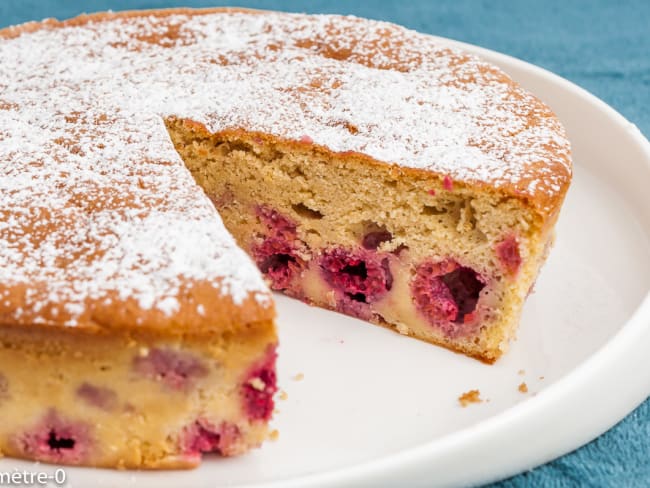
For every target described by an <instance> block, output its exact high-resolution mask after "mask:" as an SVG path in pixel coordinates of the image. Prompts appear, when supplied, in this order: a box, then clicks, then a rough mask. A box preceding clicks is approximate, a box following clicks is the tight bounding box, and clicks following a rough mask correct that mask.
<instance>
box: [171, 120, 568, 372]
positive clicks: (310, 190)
mask: <svg viewBox="0 0 650 488" xmlns="http://www.w3.org/2000/svg"><path fill="white" fill-rule="evenodd" d="M167 125H168V129H169V131H170V134H171V136H172V140H173V141H174V143H175V145H176V148H177V150H178V151H179V154H181V156H182V157H183V159H184V161H185V162H186V164H187V166H188V168H189V169H190V170H191V171H192V174H193V175H194V177H195V178H196V180H197V182H198V183H199V184H200V185H201V186H202V187H203V188H204V189H205V191H206V192H207V194H208V195H209V196H210V197H211V198H212V201H213V202H214V204H215V206H216V207H217V208H218V210H219V212H220V214H221V216H222V217H223V219H224V222H225V224H226V226H227V228H228V229H229V231H230V232H232V233H233V235H234V236H235V237H236V238H237V242H238V243H239V245H240V246H241V247H242V248H244V249H245V250H246V251H247V252H248V253H249V254H250V255H251V256H252V257H253V259H254V260H255V261H256V263H257V265H258V267H259V268H260V270H261V271H262V273H264V275H265V276H266V278H267V280H268V283H269V284H270V286H271V288H272V289H274V290H277V291H281V292H283V293H285V294H287V295H289V296H292V297H295V298H299V299H301V300H304V301H305V302H307V303H310V304H313V305H317V306H320V307H324V308H328V309H331V310H335V311H338V312H342V313H344V314H347V315H351V316H354V317H358V318H360V319H363V320H367V321H370V322H374V323H376V324H379V325H383V326H386V327H389V328H392V329H394V330H397V331H398V332H400V333H402V334H407V335H411V336H414V337H417V338H419V339H423V340H426V341H429V342H433V343H436V344H440V345H443V346H446V347H448V348H450V349H453V350H457V351H461V352H463V353H465V354H468V355H470V356H473V357H476V358H478V359H481V360H484V361H486V362H493V361H494V360H496V359H497V358H499V357H500V356H501V355H502V354H503V352H504V351H505V350H506V349H507V347H508V342H509V340H510V339H511V337H512V336H513V335H514V333H515V330H516V327H517V324H518V321H519V316H520V313H521V310H522V306H523V303H524V300H525V299H526V297H527V295H528V294H529V293H530V290H531V288H532V286H533V284H534V281H535V278H536V277H537V274H538V272H539V270H540V267H541V265H542V264H543V262H544V260H545V258H546V255H547V253H548V250H549V247H550V246H551V244H552V240H553V224H554V222H555V219H556V217H557V207H556V208H555V209H554V210H553V211H551V212H549V213H546V214H545V213H543V212H541V211H540V209H539V208H536V207H535V204H534V203H532V202H530V201H529V200H528V198H527V197H526V196H525V195H517V194H511V193H510V192H509V191H504V190H502V189H499V188H495V187H491V186H489V185H485V184H469V183H467V182H465V181H462V180H454V179H453V178H452V177H450V176H449V175H442V174H439V173H437V172H433V171H422V170H414V169H409V168H401V167H397V166H395V165H390V164H382V163H380V162H377V161H373V160H371V159H370V158H367V157H364V156H363V155H360V154H346V153H343V154H341V153H335V152H332V151H330V150H328V149H327V148H326V147H323V146H321V145H318V144H315V143H313V142H312V141H311V140H303V141H296V142H292V141H283V140H279V139H276V138H271V137H268V136H265V135H263V134H250V133H244V132H241V131H240V132H230V131H224V132H221V133H216V134H212V133H210V132H208V131H207V130H206V129H205V128H204V127H202V126H201V125H198V124H196V123H195V122H193V121H188V120H178V119H171V120H168V122H167Z"/></svg>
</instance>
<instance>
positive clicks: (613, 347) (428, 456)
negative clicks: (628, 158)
mask: <svg viewBox="0 0 650 488" xmlns="http://www.w3.org/2000/svg"><path fill="white" fill-rule="evenodd" d="M431 37H434V38H435V39H437V40H439V41H441V42H442V43H446V44H448V45H451V46H453V47H457V48H459V49H461V50H464V51H467V52H469V53H472V54H476V55H478V56H479V57H481V58H483V59H486V60H488V61H489V62H491V63H494V60H497V62H496V64H498V65H499V66H502V65H504V64H505V65H515V67H518V68H520V69H524V70H526V71H528V72H530V73H531V74H532V75H534V76H536V77H539V78H542V79H543V80H544V81H545V82H548V83H551V84H556V85H560V87H561V88H563V89H565V90H567V91H568V92H570V93H571V95H572V97H577V98H582V99H583V100H585V101H586V102H588V103H589V104H590V105H593V106H595V108H597V109H598V110H599V111H601V112H603V113H604V114H605V115H606V116H607V118H608V119H611V120H612V121H613V122H615V123H616V124H617V125H621V126H625V127H626V128H630V127H631V128H633V130H632V132H631V134H630V135H631V137H632V138H633V139H634V140H635V141H636V142H637V143H638V145H639V148H640V149H641V152H642V153H643V154H644V155H645V159H646V164H647V165H648V166H650V142H649V141H648V140H647V139H646V138H645V136H644V135H643V134H642V133H641V131H640V130H639V129H638V128H637V127H636V125H634V124H633V123H632V122H630V121H629V120H628V119H626V118H625V117H624V116H623V115H622V114H620V113H619V112H618V111H616V110H615V109H614V108H613V107H611V106H610V105H608V104H607V103H605V102H604V101H603V100H601V99H600V98H598V97H596V96H595V95H593V94H592V93H590V92H588V91H587V90H585V89H584V88H582V87H580V86H578V85H576V84H575V83H573V82H571V81H569V80H567V79H566V78H563V77H561V76H559V75H557V74H555V73H552V72H551V71H549V70H546V69H544V68H542V67H540V66H537V65H534V64H532V63H529V62H527V61H524V60H521V59H518V58H516V57H514V56H510V55H507V54H503V53H500V52H498V51H493V50H491V49H487V48H484V47H481V46H476V45H473V44H469V43H465V42H461V41H457V40H454V39H449V38H445V37H440V36H431ZM504 71H507V70H504ZM646 345H647V346H650V289H648V290H647V291H646V294H645V297H644V298H643V300H642V301H641V303H640V304H639V305H638V307H637V308H636V309H635V310H634V312H633V314H632V316H631V317H630V318H629V319H628V320H627V321H626V322H625V323H624V324H623V326H622V327H621V328H620V330H619V331H618V332H616V334H614V335H613V336H612V337H611V338H610V339H609V340H608V341H607V342H605V344H603V345H602V346H601V347H600V348H599V349H598V350H596V351H595V352H594V353H593V354H592V355H591V356H589V357H588V358H587V359H586V360H584V361H583V362H582V363H580V364H579V365H578V366H576V367H575V368H574V369H573V370H571V371H569V372H568V373H567V374H566V375H565V376H564V377H562V378H560V379H559V380H557V381H556V382H555V383H553V384H552V385H550V386H548V387H547V388H545V389H544V390H543V391H541V392H540V393H539V394H538V395H537V396H535V397H534V398H530V399H528V400H526V401H525V402H521V403H519V404H517V405H514V406H512V407H510V408H507V409H505V410H504V411H502V412H500V413H498V414H496V415H494V416H492V417H489V418H488V419H485V420H483V421H480V422H478V423H476V424H473V425H471V426H468V427H465V428H463V429H460V430H458V431H456V432H453V433H450V434H447V435H444V436H442V437H440V438H438V439H435V440H432V441H430V442H427V443H424V444H421V445H419V446H415V447H410V448H407V449H404V450H402V451H399V452H396V453H392V454H387V455H384V456H381V457H378V458H376V459H373V460H371V461H365V462H361V463H358V464H355V465H351V466H347V467H342V468H334V469H332V470H329V471H325V472H322V473H315V474H310V475H298V476H295V477H287V478H284V479H279V480H273V481H263V482H254V483H244V484H241V485H238V486H241V487H246V488H253V487H255V488H276V487H278V488H279V487H293V486H296V487H326V486H341V485H342V484H343V485H344V486H361V485H364V486H377V485H378V484H379V485H388V484H392V483H395V482H399V481H405V480H406V479H412V480H414V481H415V480H424V479H427V484H428V485H429V486H433V485H445V486H451V485H454V486H456V485H467V484H476V483H489V482H493V481H497V480H499V479H505V478H507V477H510V476H513V475H516V474H518V473H521V472H523V471H525V470H527V469H532V468H533V467H536V466H539V465H542V464H544V463H547V462H549V461H551V460H553V459H556V458H558V457H560V456H562V455H565V454H567V453H569V452H571V451H573V450H575V449H577V448H579V447H581V446H583V445H585V444H587V443H588V442H590V441H591V440H593V439H595V438H596V437H598V436H600V435H602V434H603V433H605V432H606V431H608V430H609V429H610V428H612V427H613V426H614V425H615V424H617V423H618V422H619V421H621V420H622V419H623V418H624V417H626V416H627V415H628V414H629V413H630V412H632V411H633V410H634V409H635V408H636V407H638V406H639V405H640V404H641V403H643V401H645V399H646V398H647V397H648V396H649V395H650V368H646V369H645V370H644V369H643V368H639V365H640V364H641V365H643V364H645V365H646V366H647V365H648V364H650V361H648V359H646V358H645V354H644V352H645V351H646V350H647V349H646ZM630 352H634V353H635V354H634V355H632V354H630ZM623 355H625V356H626V358H627V360H626V361H624V362H623V361H619V359H620V358H621V357H622V356H623ZM639 371H641V372H643V371H646V372H645V375H643V374H639ZM625 373H630V374H625ZM631 373H634V375H631ZM603 376H605V377H609V378H610V380H609V381H610V382H613V381H616V378H618V377H626V378H633V379H634V381H630V382H627V383H626V384H625V386H626V389H625V391H626V395H624V396H625V400H624V401H619V402H618V403H617V404H616V405H614V406H612V405H610V406H609V408H607V409H601V410H600V412H599V414H598V415H597V416H594V418H593V419H591V422H590V423H591V424H596V425H593V426H589V427H587V428H585V427H583V428H582V429H581V432H580V433H578V434H575V435H573V436H571V437H569V438H564V439H562V440H560V441H557V440H556V441H555V442H549V441H546V442H545V443H544V446H543V449H538V450H537V451H534V452H530V451H524V450H522V451H521V452H520V453H519V454H518V455H517V456H515V457H512V456H510V459H511V460H510V461H508V462H507V463H502V464H500V465H499V464H497V465H492V466H486V465H485V464H486V463H485V462H483V463H482V465H481V466H480V467H479V468H477V467H474V468H470V469H467V465H466V464H464V463H460V464H461V465H462V466H463V467H464V469H466V471H465V473H464V474H463V475H462V476H448V474H449V473H448V470H444V471H447V476H446V477H445V473H444V472H442V473H441V472H440V471H436V470H438V469H439V468H440V467H441V466H449V465H453V463H454V460H453V459H450V458H451V457H453V456H450V455H449V453H452V454H453V453H454V452H457V451H459V450H462V451H464V452H465V454H464V457H466V458H469V457H471V454H468V452H471V451H476V454H485V452H486V451H484V452H481V449H486V448H489V447H490V446H492V445H493V441H494V440H495V439H498V437H499V433H500V432H501V431H503V428H504V425H505V424H506V423H510V424H512V425H515V426H516V425H519V426H522V427H525V424H526V423H527V421H529V420H532V421H534V422H536V423H534V422H533V423H530V422H528V426H529V430H526V431H525V434H524V435H522V433H519V434H518V435H516V436H514V437H512V438H511V439H510V441H509V443H510V444H516V442H518V439H520V438H527V437H530V436H531V434H534V433H535V432H536V433H537V434H540V435H542V434H543V432H544V426H545V425H547V423H545V422H542V423H540V422H539V421H540V419H542V420H543V419H544V418H545V417H546V419H547V420H549V418H550V419H554V420H558V418H557V416H558V413H559V412H556V413H553V406H557V405H566V403H567V402H568V401H570V400H571V399H580V398H581V397H582V398H583V400H582V402H579V405H580V406H581V407H582V406H584V405H585V403H587V402H586V401H585V399H586V400H588V399H589V398H590V397H592V396H594V393H596V392H597V391H598V390H599V388H600V385H599V383H600V378H602V377H603ZM572 407H573V408H572V410H573V415H579V412H578V410H580V409H579V408H575V405H572ZM545 409H547V412H550V413H544V410H545ZM556 410H557V409H556ZM561 413H562V414H563V416H566V411H565V410H562V412H561ZM582 419H583V420H584V417H583V418H582ZM567 423H570V422H566V421H565V422H564V424H565V425H566V424H567ZM512 425H511V426H510V427H509V428H508V430H509V431H512V429H513V427H512ZM540 427H541V428H540ZM513 441H515V442H514V443H513ZM477 448H478V449H477ZM510 452H512V451H510ZM487 457H489V458H490V459H492V458H494V457H495V455H494V453H492V455H491V456H487ZM496 457H498V456H496ZM472 459H475V457H474V458H472ZM512 459H515V461H514V462H513V461H512ZM432 460H436V461H437V462H435V463H432ZM441 461H443V462H442V463H441ZM450 463H451V464H450ZM456 463H457V460H456ZM504 464H506V465H504ZM441 474H442V476H440V475H441ZM433 475H435V477H432V476H433Z"/></svg>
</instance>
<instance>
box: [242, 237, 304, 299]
mask: <svg viewBox="0 0 650 488" xmlns="http://www.w3.org/2000/svg"><path fill="white" fill-rule="evenodd" d="M253 254H254V256H255V262H256V263H257V266H258V267H259V269H260V271H261V272H262V273H264V274H265V275H266V276H267V277H268V278H269V279H270V280H271V288H272V289H273V290H286V289H287V288H288V287H289V285H290V284H291V282H292V280H293V278H294V276H296V275H297V274H299V273H300V271H301V270H302V268H303V266H304V264H303V262H302V260H301V259H299V258H298V257H297V256H296V255H295V251H294V249H292V248H291V245H290V244H289V243H288V242H287V241H285V240H283V239H281V238H278V237H270V238H268V239H265V240H264V241H262V243H261V244H260V245H259V246H256V247H255V248H254V249H253Z"/></svg>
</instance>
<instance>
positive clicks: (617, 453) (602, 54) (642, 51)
mask: <svg viewBox="0 0 650 488" xmlns="http://www.w3.org/2000/svg"><path fill="white" fill-rule="evenodd" d="M222 4H224V5H232V6H247V7H253V8H266V9H275V10H287V11H297V12H309V13H341V14H354V15H359V16H363V17H370V18H375V19H381V20H388V21H391V22H396V23H399V24H403V25H406V26H408V27H411V28H413V29H416V30H419V31H422V32H428V33H431V34H436V35H440V36H444V37H450V38H453V39H458V40H461V41H465V42H469V43H472V44H477V45H479V46H483V47H487V48H490V49H494V50H496V51H501V52H503V53H507V54H510V55H513V56H515V57H518V58H521V59H524V60H526V61H529V62H531V63H534V64H537V65H539V66H542V67H544V68H547V69H549V70H551V71H553V72H555V73H557V74H559V75H561V76H564V77H565V78H568V79H569V80H571V81H573V82H575V83H577V84H578V85H581V86H582V87H584V88H586V89H587V90H589V91H591V92H592V93H594V94H595V95H596V96H598V97H600V98H602V99H603V100H604V101H606V102H607V103H609V104H610V105H612V106H613V107H614V108H616V109H617V110H618V111H619V112H621V113H622V114H623V115H624V116H625V117H627V118H628V119H629V120H631V121H632V122H633V123H635V124H636V125H637V126H638V127H639V128H640V130H641V131H642V132H643V133H644V134H645V135H646V137H648V135H649V134H650V0H630V1H608V0H594V1H586V0H581V1H570V0H548V1H536V2H533V1H514V0H513V1H505V0H493V1H487V0H457V1H454V0H441V1H426V0H411V1H406V0H405V1H374V2H371V1H366V2H364V1H358V2H345V1H342V0H341V1H339V0H314V1H298V0H275V1H274V0H250V1H236V0H230V1H227V2H225V3H223V2H219V1H218V0H86V1H77V0H0V27H4V26H6V25H10V24H16V23H20V22H25V21H28V20H38V19H42V18H44V17H57V18H66V17H71V16H74V15H77V14H79V13H82V12H94V11H100V10H108V9H112V10H123V9H134V8H138V9H144V8H162V7H172V6H192V7H208V6H216V5H222ZM1 62H2V60H0V63H1ZM595 408H598V407H597V406H595ZM531 442H534V439H531ZM493 486H495V487H496V486H498V487H508V488H510V487H523V486H550V487H573V486H599V487H601V486H602V487H609V486H612V487H620V486H624V487H648V486H650V400H647V401H646V402H645V403H644V404H643V405H641V406H640V407H639V408H638V409H637V410H636V411H634V412H633V413H632V414H631V415H629V416H628V417H627V418H626V419H624V420H623V421H622V422H620V423H619V424H618V425H617V426H616V427H614V428H613V429H611V430H610V431H609V432H607V433H606V434H604V435H603V436H601V437H600V438H598V439H596V440H595V441H593V442H591V443H590V444H588V445H586V446H584V447H583V448H581V449H579V450H577V451H575V452H573V453H571V454H569V455H567V456H564V457H562V458H560V459H557V460H555V461H553V462H551V463H549V464H547V465H545V466H542V467H539V468H537V469H535V470H533V471H530V472H527V473H525V474H522V475H519V476H516V477H514V478H511V479H508V480H505V481H502V482H500V483H498V484H495V485H493Z"/></svg>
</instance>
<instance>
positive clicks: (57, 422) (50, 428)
mask: <svg viewBox="0 0 650 488" xmlns="http://www.w3.org/2000/svg"><path fill="white" fill-rule="evenodd" d="M89 432H90V427H89V426H88V425H87V424H85V423H83V422H73V421H71V420H67V419H64V418H62V417H60V416H59V414H58V413H57V412H56V411H55V410H54V409H51V410H49V411H48V412H47V414H46V415H45V416H44V417H43V419H42V420H41V421H40V422H39V423H38V424H37V425H36V427H34V428H33V429H32V430H30V431H28V432H25V433H23V434H20V435H18V436H16V437H15V438H14V444H15V446H16V448H17V449H18V450H19V451H20V452H22V453H23V454H24V455H25V456H26V457H29V458H33V459H36V460H39V461H47V462H54V463H60V464H80V463H82V462H83V461H84V460H85V459H86V457H87V455H88V453H89V451H90V447H91V440H90V435H89Z"/></svg>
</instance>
